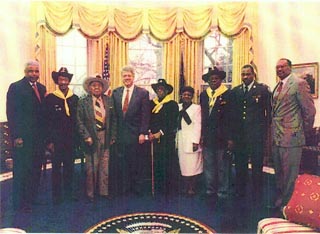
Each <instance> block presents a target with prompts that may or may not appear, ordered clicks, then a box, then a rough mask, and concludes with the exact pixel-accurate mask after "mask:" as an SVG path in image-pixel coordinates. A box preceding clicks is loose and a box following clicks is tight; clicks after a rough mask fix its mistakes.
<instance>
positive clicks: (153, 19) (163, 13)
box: [32, 1, 247, 41]
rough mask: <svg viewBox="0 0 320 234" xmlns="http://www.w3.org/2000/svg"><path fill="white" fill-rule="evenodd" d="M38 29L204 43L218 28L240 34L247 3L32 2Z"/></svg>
mask: <svg viewBox="0 0 320 234" xmlns="http://www.w3.org/2000/svg"><path fill="white" fill-rule="evenodd" d="M32 6H33V8H34V9H33V10H34V12H35V14H36V15H35V17H36V22H37V25H38V26H39V25H46V27H47V28H48V29H49V30H50V31H51V32H53V33H54V34H58V35H61V34H65V33H67V32H68V31H69V30H70V28H72V27H74V28H78V29H79V30H80V31H81V32H82V33H83V34H84V35H85V36H87V37H89V38H99V37H101V36H103V35H104V34H105V33H106V32H116V33H117V34H118V35H119V36H120V37H121V38H122V39H124V40H133V39H135V38H136V37H138V36H139V35H140V34H141V33H151V34H152V35H153V36H154V37H155V38H157V39H158V40H160V41H168V40H170V39H172V38H173V37H174V36H175V35H176V34H178V33H181V32H184V33H185V34H187V35H188V36H189V37H190V38H191V39H201V38H203V37H204V36H206V35H207V34H208V33H209V32H210V30H211V28H213V27H215V26H217V25H218V26H219V28H220V29H221V31H222V32H223V33H225V34H226V35H233V34H236V33H238V32H239V31H240V30H241V27H242V26H243V23H244V21H245V13H246V6H247V3H246V2H227V3H218V4H214V5H212V6H211V7H193V8H179V7H173V8H132V7H121V8H120V7H119V8H117V7H115V6H110V5H105V4H101V3H80V2H61V1H59V2H51V1H50V2H33V3H32Z"/></svg>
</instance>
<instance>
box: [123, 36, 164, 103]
mask: <svg viewBox="0 0 320 234" xmlns="http://www.w3.org/2000/svg"><path fill="white" fill-rule="evenodd" d="M162 47H163V46H162V43H160V42H157V41H156V40H154V39H153V38H151V37H150V36H149V35H146V34H143V35H141V36H140V37H139V38H138V39H137V40H136V41H133V42H130V43H129V64H130V65H131V66H133V67H134V68H135V72H136V74H135V80H134V83H135V84H136V85H137V86H140V87H143V88H145V89H147V90H148V91H149V93H150V98H153V97H155V93H154V92H153V90H152V88H151V84H153V83H156V82H157V81H158V79H159V78H161V77H162V67H161V63H162Z"/></svg>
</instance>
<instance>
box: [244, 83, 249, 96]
mask: <svg viewBox="0 0 320 234" xmlns="http://www.w3.org/2000/svg"><path fill="white" fill-rule="evenodd" d="M247 93H248V86H247V85H246V86H245V87H244V96H246V94H247Z"/></svg>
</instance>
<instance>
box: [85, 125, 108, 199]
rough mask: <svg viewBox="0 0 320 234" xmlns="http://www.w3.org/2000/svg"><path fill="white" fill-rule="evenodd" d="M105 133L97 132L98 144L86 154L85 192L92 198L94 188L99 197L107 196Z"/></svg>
mask: <svg viewBox="0 0 320 234" xmlns="http://www.w3.org/2000/svg"><path fill="white" fill-rule="evenodd" d="M104 142H105V132H104V131H100V132H98V142H96V147H95V149H93V152H91V153H90V154H88V153H86V154H85V158H86V175H87V177H86V192H87V196H88V197H90V198H93V197H94V194H95V192H96V188H97V187H98V191H97V193H98V194H99V195H101V196H107V195H108V194H109V155H110V153H109V149H105V146H104Z"/></svg>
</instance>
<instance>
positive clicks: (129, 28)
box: [31, 1, 253, 100]
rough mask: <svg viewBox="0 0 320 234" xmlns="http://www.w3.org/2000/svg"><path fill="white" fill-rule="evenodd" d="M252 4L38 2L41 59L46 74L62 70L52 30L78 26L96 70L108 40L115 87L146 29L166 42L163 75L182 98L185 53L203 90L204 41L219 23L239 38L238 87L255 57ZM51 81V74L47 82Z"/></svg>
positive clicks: (188, 69)
mask: <svg viewBox="0 0 320 234" xmlns="http://www.w3.org/2000/svg"><path fill="white" fill-rule="evenodd" d="M249 5H250V4H247V3H246V2H227V3H226V2H224V3H215V4H211V6H207V7H193V8H129V7H121V8H117V7H115V6H111V5H110V6H109V5H106V4H103V3H80V2H52V1H49V2H42V1H38V2H36V1H33V2H31V8H32V13H33V15H32V17H33V20H34V21H35V22H33V23H34V24H36V25H37V29H38V30H36V32H35V35H36V37H35V48H36V50H35V51H36V54H37V53H38V54H37V55H36V57H37V58H38V59H39V61H40V62H41V63H45V64H44V66H43V68H44V69H45V70H46V71H45V72H46V74H51V71H52V70H54V69H55V68H56V67H55V64H56V62H55V51H54V49H55V46H54V45H53V42H52V41H53V39H52V38H50V37H49V34H48V32H49V31H50V32H51V33H53V34H55V35H62V34H65V33H67V32H68V31H69V30H70V29H71V28H76V29H78V30H79V31H80V32H82V34H83V35H84V36H86V37H87V39H88V45H89V52H88V54H89V56H88V57H89V59H90V60H89V65H88V71H89V72H90V73H92V72H98V73H101V72H102V62H103V57H104V54H105V46H106V43H108V45H109V54H110V57H109V58H110V80H111V87H112V88H115V87H117V86H119V85H121V84H122V81H121V74H120V71H121V68H122V67H123V66H124V65H126V64H127V62H128V41H130V40H134V39H135V38H137V37H138V36H139V35H140V34H141V33H150V34H151V35H152V36H153V37H155V38H156V39H158V40H160V41H162V42H164V61H163V64H164V66H163V71H164V72H163V74H164V77H165V78H167V79H168V82H169V83H171V84H172V85H173V86H174V87H175V93H174V95H175V99H176V100H178V95H179V94H178V93H177V91H178V88H179V68H180V60H181V53H182V54H183V56H184V57H183V60H184V74H185V80H186V84H187V85H191V86H193V87H195V88H197V87H199V86H200V85H199V84H200V83H201V79H200V78H201V75H202V60H203V39H204V38H205V36H206V35H207V34H208V33H210V31H211V30H212V29H213V28H214V27H216V26H218V27H219V29H220V30H221V32H222V33H224V34H225V35H227V36H229V37H232V38H233V39H234V48H233V62H234V66H233V85H237V84H239V83H240V80H239V74H240V68H241V66H242V65H243V64H245V63H252V61H253V53H252V51H253V49H252V33H251V28H250V25H249V24H248V23H249V22H246V19H247V17H246V13H247V14H251V11H252V9H250V10H248V9H247V8H248V6H249ZM39 25H42V26H45V28H46V30H44V28H43V29H41V30H39V29H40V28H41V27H38V26H39ZM50 35H51V34H50ZM51 36H52V35H51ZM53 37H54V36H53ZM46 40H48V41H46ZM39 41H40V42H41V43H39ZM40 45H41V46H40ZM49 47H50V48H49ZM45 48H49V49H48V51H43V50H44V49H45ZM91 50H92V51H91ZM39 55H40V56H39ZM48 56H49V57H48ZM44 61H45V62H44ZM93 61H95V62H93ZM91 63H96V64H91ZM90 75H91V74H90ZM48 77H49V76H47V75H46V77H45V78H48ZM50 77H51V76H50ZM50 82H51V78H50V79H48V80H46V82H44V83H48V84H50ZM49 90H51V87H50V88H49Z"/></svg>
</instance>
